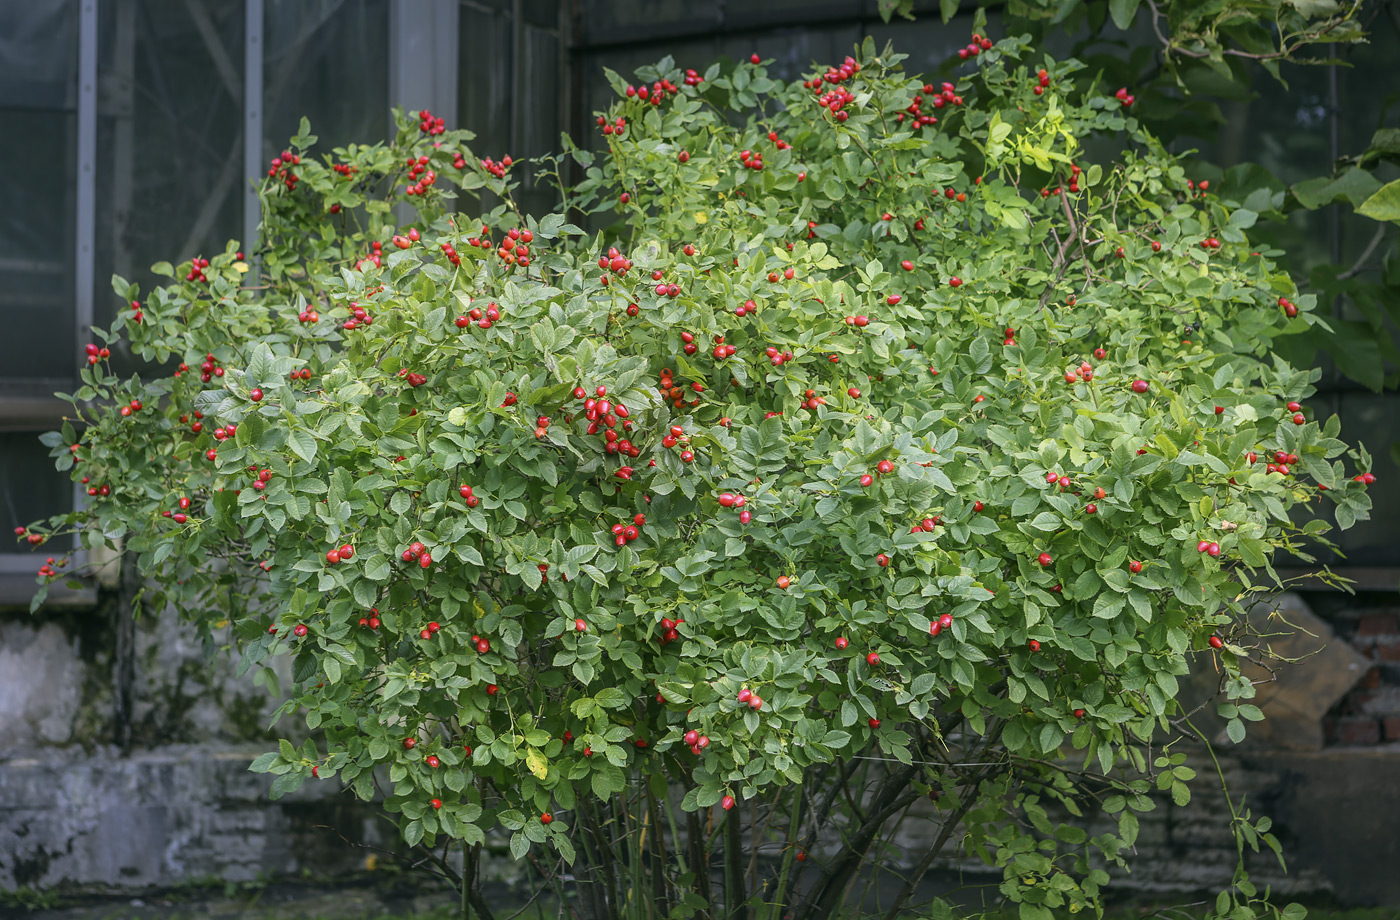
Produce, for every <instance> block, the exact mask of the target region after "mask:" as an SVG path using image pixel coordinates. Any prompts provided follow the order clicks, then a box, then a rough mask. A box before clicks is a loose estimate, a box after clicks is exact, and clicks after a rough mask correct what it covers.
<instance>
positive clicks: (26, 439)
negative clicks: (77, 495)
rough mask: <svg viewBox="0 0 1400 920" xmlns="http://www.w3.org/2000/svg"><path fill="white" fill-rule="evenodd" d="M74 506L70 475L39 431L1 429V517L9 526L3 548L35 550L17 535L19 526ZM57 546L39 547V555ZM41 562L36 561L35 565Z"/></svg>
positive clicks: (0, 542) (36, 566) (1, 545)
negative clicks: (53, 457) (52, 456)
mask: <svg viewBox="0 0 1400 920" xmlns="http://www.w3.org/2000/svg"><path fill="white" fill-rule="evenodd" d="M72 507H73V487H72V485H71V484H70V483H69V481H68V475H67V474H66V473H60V472H58V471H57V470H55V469H54V468H53V461H52V460H50V459H49V449H48V448H47V447H45V446H44V445H42V444H40V443H39V435H38V433H37V432H29V431H25V432H13V431H5V432H0V521H3V525H2V526H3V527H4V528H5V529H4V534H3V536H4V539H0V552H4V553H29V552H34V551H32V550H31V549H30V548H29V546H28V544H21V543H20V542H19V541H18V540H16V539H15V538H14V530H15V528H16V527H21V526H26V525H29V524H32V523H33V522H34V521H37V520H39V519H40V518H46V517H48V516H49V515H51V514H62V513H64V512H66V511H68V510H70V509H71V508H72ZM57 549H58V547H56V546H55V547H48V548H45V549H39V550H38V551H37V552H35V555H36V556H39V555H47V554H48V553H53V552H55V550H57ZM39 565H40V563H39V562H37V561H36V562H35V563H34V568H36V569H37V568H38V567H39Z"/></svg>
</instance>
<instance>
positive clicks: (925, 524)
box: [909, 514, 943, 533]
mask: <svg viewBox="0 0 1400 920" xmlns="http://www.w3.org/2000/svg"><path fill="white" fill-rule="evenodd" d="M942 523H943V518H942V517H940V516H939V515H936V514H935V515H934V516H933V517H926V518H924V519H923V520H922V521H919V522H918V523H917V524H911V525H910V526H909V532H910V533H933V532H934V530H935V529H937V528H938V527H939V526H940V525H941V524H942Z"/></svg>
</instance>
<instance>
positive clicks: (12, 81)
mask: <svg viewBox="0 0 1400 920" xmlns="http://www.w3.org/2000/svg"><path fill="white" fill-rule="evenodd" d="M77 14H78V5H77V3H76V2H67V0H42V2H32V3H23V4H10V5H9V7H8V8H7V10H6V13H5V28H4V29H3V30H0V100H3V108H0V127H3V131H4V134H5V136H6V137H9V138H14V139H22V142H20V143H7V144H0V175H4V176H7V177H9V178H8V179H7V181H6V183H5V191H6V206H5V207H4V208H3V209H0V271H3V272H4V275H5V279H6V282H5V285H4V286H3V288H0V324H3V326H4V328H5V329H6V332H7V334H6V335H5V337H4V340H3V344H0V379H3V380H6V381H11V382H12V383H11V386H9V387H8V388H7V389H10V390H14V389H16V388H17V387H18V388H20V389H23V390H28V391H32V392H34V393H36V394H42V393H44V392H45V391H46V390H51V389H52V388H53V387H52V384H54V383H55V382H58V383H59V384H60V385H63V386H66V385H67V381H69V380H71V379H72V377H73V371H74V370H75V368H76V358H75V357H74V342H75V334H76V333H75V331H74V302H73V283H72V279H73V273H74V261H73V252H74V241H75V236H76V228H75V225H74V215H75V207H76V199H75V195H74V188H73V177H74V176H75V175H76V174H77V169H76V160H75V157H76V145H77V118H76V108H77V73H78V71H77V66H78V65H77V59H78V15H77ZM39 378H47V379H46V380H41V379H39ZM19 380H28V381H30V382H31V383H30V384H29V385H24V386H21V385H20V384H18V382H17V381H19Z"/></svg>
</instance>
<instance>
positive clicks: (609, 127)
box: [598, 86, 646, 137]
mask: <svg viewBox="0 0 1400 920" xmlns="http://www.w3.org/2000/svg"><path fill="white" fill-rule="evenodd" d="M642 88H643V89H645V88H646V87H642ZM628 90H629V91H630V92H631V94H632V95H636V90H634V89H632V87H630V86H629V87H628ZM598 126H599V127H600V128H602V129H603V134H604V135H605V136H612V135H616V136H617V137H622V135H623V134H625V133H626V132H627V119H625V118H623V117H622V116H621V115H619V116H617V118H616V120H615V121H614V122H613V123H611V124H609V123H608V119H607V116H606V115H599V116H598Z"/></svg>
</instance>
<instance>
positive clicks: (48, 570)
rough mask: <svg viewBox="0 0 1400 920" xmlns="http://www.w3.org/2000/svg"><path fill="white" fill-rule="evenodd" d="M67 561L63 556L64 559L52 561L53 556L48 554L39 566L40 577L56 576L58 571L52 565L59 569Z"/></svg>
mask: <svg viewBox="0 0 1400 920" xmlns="http://www.w3.org/2000/svg"><path fill="white" fill-rule="evenodd" d="M20 529H21V530H23V529H24V528H20ZM68 561H69V560H68V559H67V558H64V559H60V560H58V561H56V562H55V561H54V558H53V557H52V556H50V557H48V558H47V559H45V560H44V564H43V565H41V566H39V572H38V574H39V575H40V577H42V578H48V579H54V578H57V577H58V574H59V573H58V571H57V570H56V569H54V566H55V565H56V566H58V567H59V568H60V569H62V568H66V567H67V566H68Z"/></svg>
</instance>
